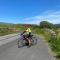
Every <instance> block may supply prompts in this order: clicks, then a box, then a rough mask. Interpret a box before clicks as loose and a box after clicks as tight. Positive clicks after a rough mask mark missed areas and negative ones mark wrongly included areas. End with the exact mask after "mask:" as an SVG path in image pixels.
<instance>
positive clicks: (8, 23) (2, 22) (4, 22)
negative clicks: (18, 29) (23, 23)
mask: <svg viewBox="0 0 60 60" xmlns="http://www.w3.org/2000/svg"><path fill="white" fill-rule="evenodd" d="M0 24H12V23H5V22H0Z"/></svg>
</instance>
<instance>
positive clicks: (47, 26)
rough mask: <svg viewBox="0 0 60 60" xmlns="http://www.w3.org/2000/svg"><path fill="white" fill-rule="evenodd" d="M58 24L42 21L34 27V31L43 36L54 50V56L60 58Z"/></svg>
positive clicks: (59, 29) (59, 28) (59, 31)
mask: <svg viewBox="0 0 60 60" xmlns="http://www.w3.org/2000/svg"><path fill="white" fill-rule="evenodd" d="M58 26H59V25H58ZM58 26H56V25H54V24H51V23H49V22H47V21H42V22H41V23H40V27H39V28H36V30H35V33H36V34H39V35H41V36H43V37H44V39H45V40H46V42H48V45H49V46H50V48H51V50H52V51H53V52H54V54H55V55H54V56H55V57H56V58H57V59H59V60H60V27H58Z"/></svg>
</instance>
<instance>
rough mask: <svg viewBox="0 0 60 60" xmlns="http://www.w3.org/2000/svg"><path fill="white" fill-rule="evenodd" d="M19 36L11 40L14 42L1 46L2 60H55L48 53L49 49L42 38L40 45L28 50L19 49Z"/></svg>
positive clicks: (0, 58)
mask: <svg viewBox="0 0 60 60" xmlns="http://www.w3.org/2000/svg"><path fill="white" fill-rule="evenodd" d="M18 37H19V36H15V37H14V38H9V39H8V40H13V41H12V42H9V43H6V44H4V45H1V46H0V60H55V59H54V57H53V56H52V55H50V54H49V52H48V47H47V45H46V43H45V42H44V41H42V39H41V38H38V41H37V42H38V44H37V45H34V46H31V47H30V48H27V46H25V47H22V48H18V47H17V40H18Z"/></svg>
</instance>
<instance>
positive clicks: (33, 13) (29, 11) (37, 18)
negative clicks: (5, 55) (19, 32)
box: [0, 0, 60, 24]
mask: <svg viewBox="0 0 60 60" xmlns="http://www.w3.org/2000/svg"><path fill="white" fill-rule="evenodd" d="M41 21H48V22H51V23H53V24H57V23H60V0H0V22H6V23H20V24H39V23H40V22H41Z"/></svg>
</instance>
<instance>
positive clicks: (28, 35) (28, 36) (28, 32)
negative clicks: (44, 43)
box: [22, 28, 31, 46]
mask: <svg viewBox="0 0 60 60" xmlns="http://www.w3.org/2000/svg"><path fill="white" fill-rule="evenodd" d="M22 35H23V37H24V39H26V40H28V42H29V46H30V45H31V40H30V39H29V38H30V37H31V29H30V28H27V29H26V30H25V31H24V32H23V33H22Z"/></svg>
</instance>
